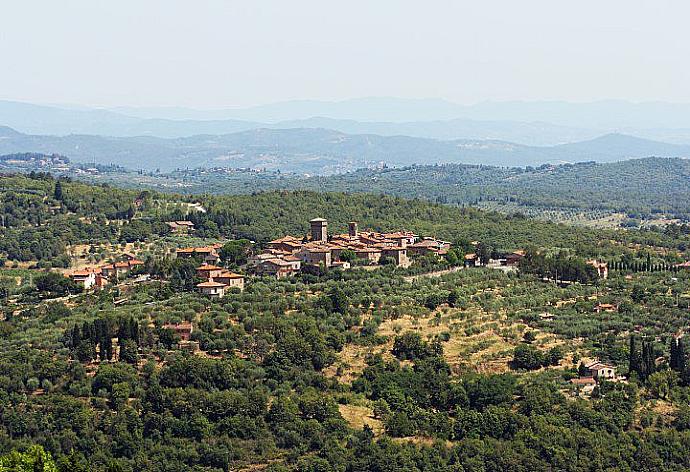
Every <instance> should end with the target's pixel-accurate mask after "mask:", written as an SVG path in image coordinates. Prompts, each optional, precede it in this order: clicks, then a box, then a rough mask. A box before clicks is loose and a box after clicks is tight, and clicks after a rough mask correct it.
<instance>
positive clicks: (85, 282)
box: [69, 268, 100, 290]
mask: <svg viewBox="0 0 690 472" xmlns="http://www.w3.org/2000/svg"><path fill="white" fill-rule="evenodd" d="M96 272H97V269H91V268H86V269H80V270H75V271H74V272H72V273H71V274H69V278H70V279H72V280H73V281H74V282H75V283H77V284H79V285H81V286H82V287H83V288H84V290H89V289H90V288H92V287H94V286H95V285H96ZM99 275H100V274H99Z"/></svg>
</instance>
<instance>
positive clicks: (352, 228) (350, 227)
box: [347, 221, 357, 238]
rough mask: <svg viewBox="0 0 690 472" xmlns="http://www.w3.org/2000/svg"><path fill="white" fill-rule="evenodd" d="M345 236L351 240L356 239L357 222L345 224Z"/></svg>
mask: <svg viewBox="0 0 690 472" xmlns="http://www.w3.org/2000/svg"><path fill="white" fill-rule="evenodd" d="M347 234H348V235H349V236H350V237H351V238H356V237H357V222H356V221H350V222H349V223H348V224H347Z"/></svg>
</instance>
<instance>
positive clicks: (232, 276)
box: [214, 272, 244, 279]
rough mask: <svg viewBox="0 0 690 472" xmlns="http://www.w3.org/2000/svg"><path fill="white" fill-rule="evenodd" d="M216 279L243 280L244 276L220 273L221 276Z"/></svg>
mask: <svg viewBox="0 0 690 472" xmlns="http://www.w3.org/2000/svg"><path fill="white" fill-rule="evenodd" d="M214 278H216V279H243V278H244V275H240V274H236V273H234V272H221V274H220V275H219V276H217V277H214Z"/></svg>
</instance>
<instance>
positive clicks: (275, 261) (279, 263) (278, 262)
mask: <svg viewBox="0 0 690 472" xmlns="http://www.w3.org/2000/svg"><path fill="white" fill-rule="evenodd" d="M263 263H264V264H265V263H269V264H273V265H277V266H291V267H292V264H291V263H290V262H287V261H284V260H282V259H268V260H266V261H263Z"/></svg>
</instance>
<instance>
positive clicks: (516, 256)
mask: <svg viewBox="0 0 690 472" xmlns="http://www.w3.org/2000/svg"><path fill="white" fill-rule="evenodd" d="M525 254H526V253H525V251H522V250H519V251H514V252H511V253H510V254H508V255H507V256H506V259H505V261H506V262H505V265H507V266H509V267H516V266H517V265H518V264H520V261H521V260H522V259H524V258H525Z"/></svg>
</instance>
